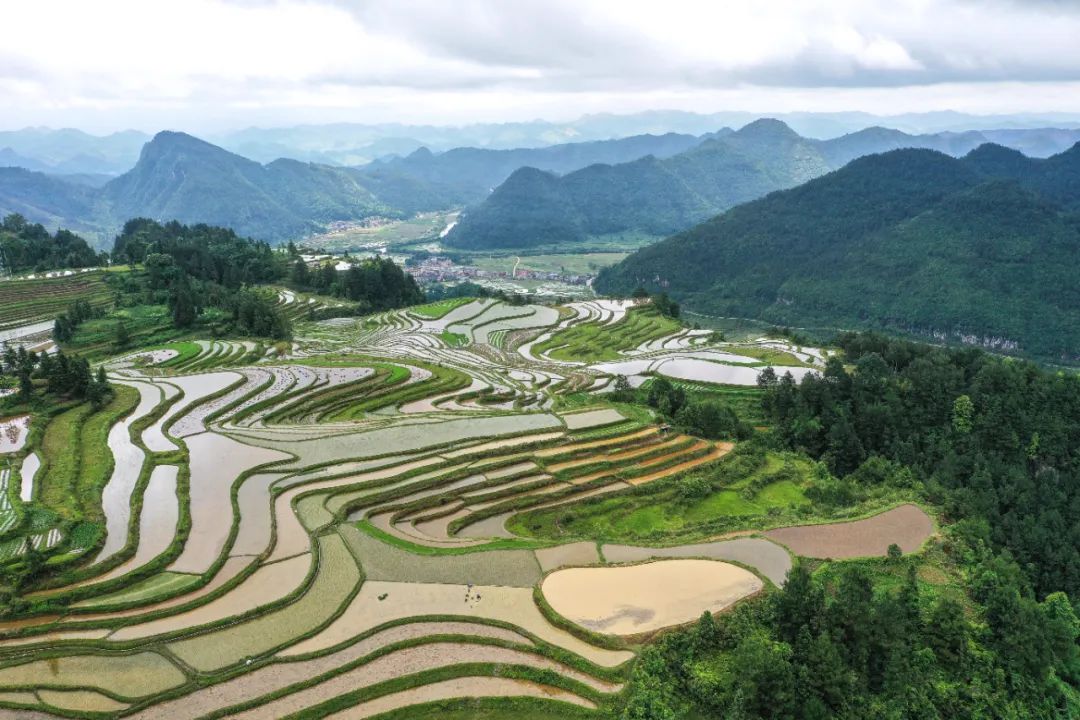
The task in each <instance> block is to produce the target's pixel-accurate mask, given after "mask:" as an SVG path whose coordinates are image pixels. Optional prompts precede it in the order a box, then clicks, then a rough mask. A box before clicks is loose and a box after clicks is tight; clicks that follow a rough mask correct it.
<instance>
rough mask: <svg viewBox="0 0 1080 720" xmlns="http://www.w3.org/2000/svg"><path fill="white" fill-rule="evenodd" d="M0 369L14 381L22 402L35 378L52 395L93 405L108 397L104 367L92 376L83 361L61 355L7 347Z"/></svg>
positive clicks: (101, 402) (92, 373)
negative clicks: (14, 379) (15, 379)
mask: <svg viewBox="0 0 1080 720" xmlns="http://www.w3.org/2000/svg"><path fill="white" fill-rule="evenodd" d="M3 368H4V371H5V372H6V373H8V374H9V375H12V376H14V377H16V378H17V379H18V383H19V394H18V397H19V400H20V401H23V402H28V401H29V400H31V399H32V397H33V394H34V390H35V387H36V383H35V382H34V381H35V379H37V380H41V381H44V384H45V388H46V390H47V392H49V393H50V394H52V395H54V396H57V397H60V398H66V399H72V400H89V401H90V402H91V403H93V404H94V405H95V406H100V405H103V404H104V402H105V401H106V400H107V399H108V398H109V396H110V395H111V394H112V389H111V387H110V386H109V382H108V380H107V379H106V377H105V369H104V368H98V371H97V373H96V374H95V373H94V372H92V371H91V369H90V363H89V362H87V361H86V360H85V359H84V358H80V357H72V356H69V355H65V354H64V353H63V352H58V353H57V354H56V355H49V354H47V353H45V352H41V353H33V352H27V351H26V348H24V347H21V346H20V347H19V348H18V349H16V348H13V347H11V346H8V347H7V349H6V350H5V351H4V357H3Z"/></svg>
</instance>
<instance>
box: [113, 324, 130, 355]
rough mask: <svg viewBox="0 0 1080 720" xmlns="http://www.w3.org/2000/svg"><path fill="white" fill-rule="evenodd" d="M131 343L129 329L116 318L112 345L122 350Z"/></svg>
mask: <svg viewBox="0 0 1080 720" xmlns="http://www.w3.org/2000/svg"><path fill="white" fill-rule="evenodd" d="M130 344H131V331H130V330H128V326H127V323H125V322H124V321H123V320H117V321H116V326H115V327H114V328H113V346H114V347H115V348H116V349H117V350H123V349H124V348H126V347H127V346H128V345H130Z"/></svg>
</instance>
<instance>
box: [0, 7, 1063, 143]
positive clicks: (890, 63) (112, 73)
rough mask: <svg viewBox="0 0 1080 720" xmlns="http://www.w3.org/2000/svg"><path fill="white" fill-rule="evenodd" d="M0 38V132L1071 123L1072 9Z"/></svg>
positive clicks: (300, 21)
mask: <svg viewBox="0 0 1080 720" xmlns="http://www.w3.org/2000/svg"><path fill="white" fill-rule="evenodd" d="M3 21H4V26H5V28H7V29H8V32H6V33H5V42H4V44H3V46H2V47H0V107H4V108H5V111H4V113H3V114H2V115H0V124H3V125H5V126H9V127H10V126H16V125H19V124H25V123H28V122H38V123H48V124H51V125H65V124H80V123H89V124H95V123H96V124H99V125H101V124H106V125H112V126H123V125H128V124H133V125H134V124H142V125H143V126H144V127H147V129H154V128H157V127H162V126H174V127H176V126H184V127H192V128H194V129H198V128H199V126H200V124H201V125H203V126H211V125H215V126H220V125H225V124H230V125H238V124H244V123H253V122H260V123H263V124H269V123H280V122H295V121H300V120H306V121H320V120H343V119H351V120H357V121H367V120H387V119H394V118H400V119H403V120H411V121H429V122H440V121H453V122H462V121H466V120H470V119H503V118H505V119H521V118H523V117H527V116H528V115H527V113H538V114H539V113H542V114H546V115H557V116H562V117H565V116H568V115H573V114H577V113H579V112H584V111H598V110H605V109H608V110H628V109H643V108H645V107H650V105H645V104H644V103H646V102H648V103H671V105H670V106H672V107H683V108H687V109H701V110H716V109H752V108H751V107H750V106H752V105H759V104H762V103H772V107H771V108H764V109H766V110H767V109H776V110H780V109H783V108H784V107H789V106H791V105H793V104H799V103H801V104H802V105H803V106H802V107H799V108H795V109H807V110H809V109H834V110H836V109H863V110H870V111H883V110H884V111H906V110H916V109H944V108H956V109H975V110H981V111H984V112H993V111H1004V110H1024V109H1026V110H1037V111H1051V110H1062V111H1078V110H1080V98H1078V96H1077V94H1076V93H1075V92H1072V91H1071V88H1072V85H1071V83H1073V82H1075V81H1080V53H1077V52H1076V50H1075V48H1076V38H1077V37H1080V9H1077V7H1076V6H1075V5H1072V4H1066V3H1055V2H1042V3H1022V2H1008V1H1005V0H997V1H989V2H975V0H817V1H815V2H811V1H810V0H770V1H769V2H761V1H760V0H726V1H725V2H715V1H711V0H664V2H655V0H513V1H512V2H508V1H506V0H455V1H454V2H445V1H444V0H232V1H231V2H230V1H227V0H182V1H181V0H156V1H155V0H95V2H86V0H35V1H34V2H11V3H5V4H4V10H3ZM1003 83H1006V84H1008V85H1003ZM1006 86H1007V87H1010V88H1012V89H1013V90H1014V91H1015V92H1010V94H1009V95H1007V96H1002V95H1001V94H1000V92H999V91H1000V89H1001V88H1002V87H1006ZM694 103H697V105H696V106H695V105H694ZM726 103H741V105H740V106H737V107H733V106H732V105H730V104H726ZM836 103H853V104H845V105H838V104H836ZM1024 103H1032V104H1027V105H1025V104H1024ZM651 106H652V107H656V105H651Z"/></svg>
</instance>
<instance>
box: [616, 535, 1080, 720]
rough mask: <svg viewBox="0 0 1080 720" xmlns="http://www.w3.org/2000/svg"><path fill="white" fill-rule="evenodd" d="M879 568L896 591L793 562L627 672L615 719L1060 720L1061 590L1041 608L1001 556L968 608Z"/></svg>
mask: <svg viewBox="0 0 1080 720" xmlns="http://www.w3.org/2000/svg"><path fill="white" fill-rule="evenodd" d="M894 555H895V553H894ZM887 562H889V563H892V564H894V565H899V567H897V569H896V574H899V575H900V576H901V577H905V576H906V579H904V580H902V581H901V582H900V583H899V586H898V587H890V586H886V585H885V584H884V583H881V582H877V583H875V581H874V578H873V575H872V574H871V573H870V572H869V571H868V569H867V568H866V567H865V566H863V565H858V564H856V565H850V566H846V567H844V568H843V569H841V570H840V571H839V573H838V574H837V576H836V577H833V578H830V579H829V580H822V579H820V578H819V577H817V576H816V575H814V574H812V573H811V572H810V570H809V568H807V567H806V566H805V565H798V566H796V567H795V568H794V569H793V570H792V572H791V573H790V574H789V577H788V582H787V584H786V585H785V587H784V588H783V589H782V590H780V591H778V592H776V593H774V594H772V595H771V596H770V597H769V598H768V599H767V600H765V601H763V602H751V603H748V604H743V605H741V606H739V607H737V608H736V609H735V611H734V612H733V613H732V614H730V615H728V616H726V617H724V618H723V620H722V621H717V620H715V619H714V618H713V617H712V616H710V615H708V614H705V615H704V616H703V617H702V619H701V621H700V622H699V623H698V625H697V627H695V628H694V629H692V630H687V631H683V632H680V633H674V634H670V635H667V636H665V637H664V638H662V639H661V640H660V641H659V642H658V643H656V644H654V645H652V646H650V647H649V648H647V649H646V650H645V651H644V652H643V653H642V656H641V658H640V659H639V661H638V663H637V665H636V666H635V669H634V671H633V674H632V677H631V681H630V684H629V689H628V692H627V694H626V696H625V705H624V707H623V709H622V718H623V720H659V719H666V718H671V719H672V720H674V718H677V717H686V716H694V717H717V718H740V719H743V720H751V719H756V718H784V719H791V720H819V719H820V720H824V719H825V718H844V719H847V718H850V719H852V720H855V719H859V720H861V719H862V718H869V717H875V718H894V719H896V720H901V719H907V718H913V719H914V718H920V719H921V718H945V717H951V718H960V717H963V718H973V717H995V718H1017V719H1019V718H1055V717H1065V716H1067V715H1068V703H1069V702H1070V693H1069V691H1067V690H1065V689H1064V688H1063V687H1062V684H1063V683H1066V684H1072V685H1074V686H1075V685H1076V683H1077V682H1078V681H1080V652H1078V649H1077V646H1076V640H1077V637H1078V634H1080V622H1078V620H1077V617H1076V614H1075V612H1074V610H1073V608H1072V605H1071V604H1070V603H1069V601H1068V599H1067V597H1066V596H1065V595H1064V594H1063V593H1055V594H1051V595H1050V596H1048V597H1047V598H1046V599H1045V600H1044V601H1042V602H1036V601H1035V600H1034V599H1033V598H1032V597H1031V593H1030V589H1029V588H1028V586H1027V585H1026V581H1024V579H1023V577H1022V574H1021V573H1020V571H1019V568H1018V567H1017V566H1016V565H1015V563H1013V562H1012V561H1011V560H1009V559H1008V558H1007V557H987V558H985V559H984V560H983V561H982V562H980V563H979V564H978V565H977V568H976V570H975V573H976V580H975V583H974V591H973V593H972V595H973V597H972V598H970V599H958V598H956V597H953V596H950V595H932V594H931V593H929V592H927V591H926V590H924V589H921V588H920V584H919V582H918V581H917V578H916V573H915V566H914V565H909V566H907V567H906V569H905V568H904V566H903V563H904V561H903V560H902V559H899V558H896V557H893V558H892V559H890V560H888V561H887ZM905 570H906V572H905ZM1073 709H1074V710H1075V708H1073Z"/></svg>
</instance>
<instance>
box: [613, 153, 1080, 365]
mask: <svg viewBox="0 0 1080 720" xmlns="http://www.w3.org/2000/svg"><path fill="white" fill-rule="evenodd" d="M1078 172H1080V148H1074V149H1073V150H1070V151H1068V152H1066V153H1062V154H1061V155H1058V156H1054V157H1052V158H1048V159H1046V160H1033V159H1029V158H1026V157H1024V156H1023V155H1020V154H1019V153H1016V152H1014V151H1010V150H1006V149H1004V148H1000V147H993V146H986V147H983V148H980V149H979V150H977V151H975V152H972V153H971V154H969V155H968V156H966V157H965V158H963V159H959V160H958V159H953V158H950V157H948V156H946V155H943V154H941V153H936V152H932V151H927V150H898V151H893V152H890V153H886V154H883V155H877V156H870V157H866V158H861V159H859V160H857V161H854V162H852V163H851V164H849V165H848V166H846V167H845V168H843V169H841V170H839V171H837V172H834V173H832V174H830V175H827V176H825V177H822V178H819V179H816V180H814V181H811V182H809V183H806V184H805V185H803V186H800V187H798V188H794V189H792V190H788V191H785V192H781V193H775V194H773V195H770V196H769V197H766V198H763V199H761V200H758V201H756V202H752V203H748V204H746V205H743V206H740V207H737V208H735V209H733V210H731V211H730V212H727V213H725V214H723V215H720V216H718V217H716V218H713V219H712V220H709V221H708V222H705V223H703V224H701V225H699V226H697V227H695V228H693V229H691V230H687V231H686V232H683V233H681V234H679V235H676V236H674V237H672V238H670V239H668V240H666V241H664V242H662V243H659V244H657V245H654V246H652V247H649V248H645V249H642V250H641V251H639V252H637V253H635V254H633V255H631V256H630V257H628V258H627V259H626V260H624V261H623V262H621V263H619V264H618V265H616V266H614V267H612V268H609V269H607V270H605V271H603V272H602V273H601V275H600V277H599V278H598V279H597V283H596V287H597V289H598V290H599V291H601V292H609V293H610V292H623V293H625V292H629V291H630V290H632V289H634V288H636V287H638V286H639V285H644V286H645V287H647V288H655V289H661V288H662V289H664V290H666V291H667V292H670V293H671V294H672V295H673V296H674V297H676V298H677V299H679V300H680V301H683V302H684V303H685V304H686V305H687V307H689V308H691V309H693V310H696V311H699V312H703V313H708V314H715V315H723V316H741V317H753V318H760V319H763V320H767V321H770V322H774V323H777V324H791V325H813V326H828V327H835V326H842V327H851V326H869V327H881V328H889V329H892V330H894V331H904V332H913V333H917V334H923V335H932V336H935V337H939V338H943V339H945V338H949V339H954V340H963V341H965V342H969V343H976V344H980V345H984V346H987V347H993V348H997V349H1004V350H1009V351H1018V352H1022V353H1029V354H1031V355H1034V356H1038V357H1045V358H1054V359H1060V360H1072V359H1075V358H1076V357H1078V356H1080V294H1078V287H1077V283H1076V279H1075V273H1074V272H1073V271H1072V270H1071V268H1072V267H1073V266H1074V265H1075V263H1076V258H1077V252H1078V249H1080V217H1078V216H1077V215H1076V214H1075V213H1074V212H1073V210H1075V208H1076V203H1077V201H1078V200H1080V182H1078V181H1077V173H1078Z"/></svg>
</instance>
